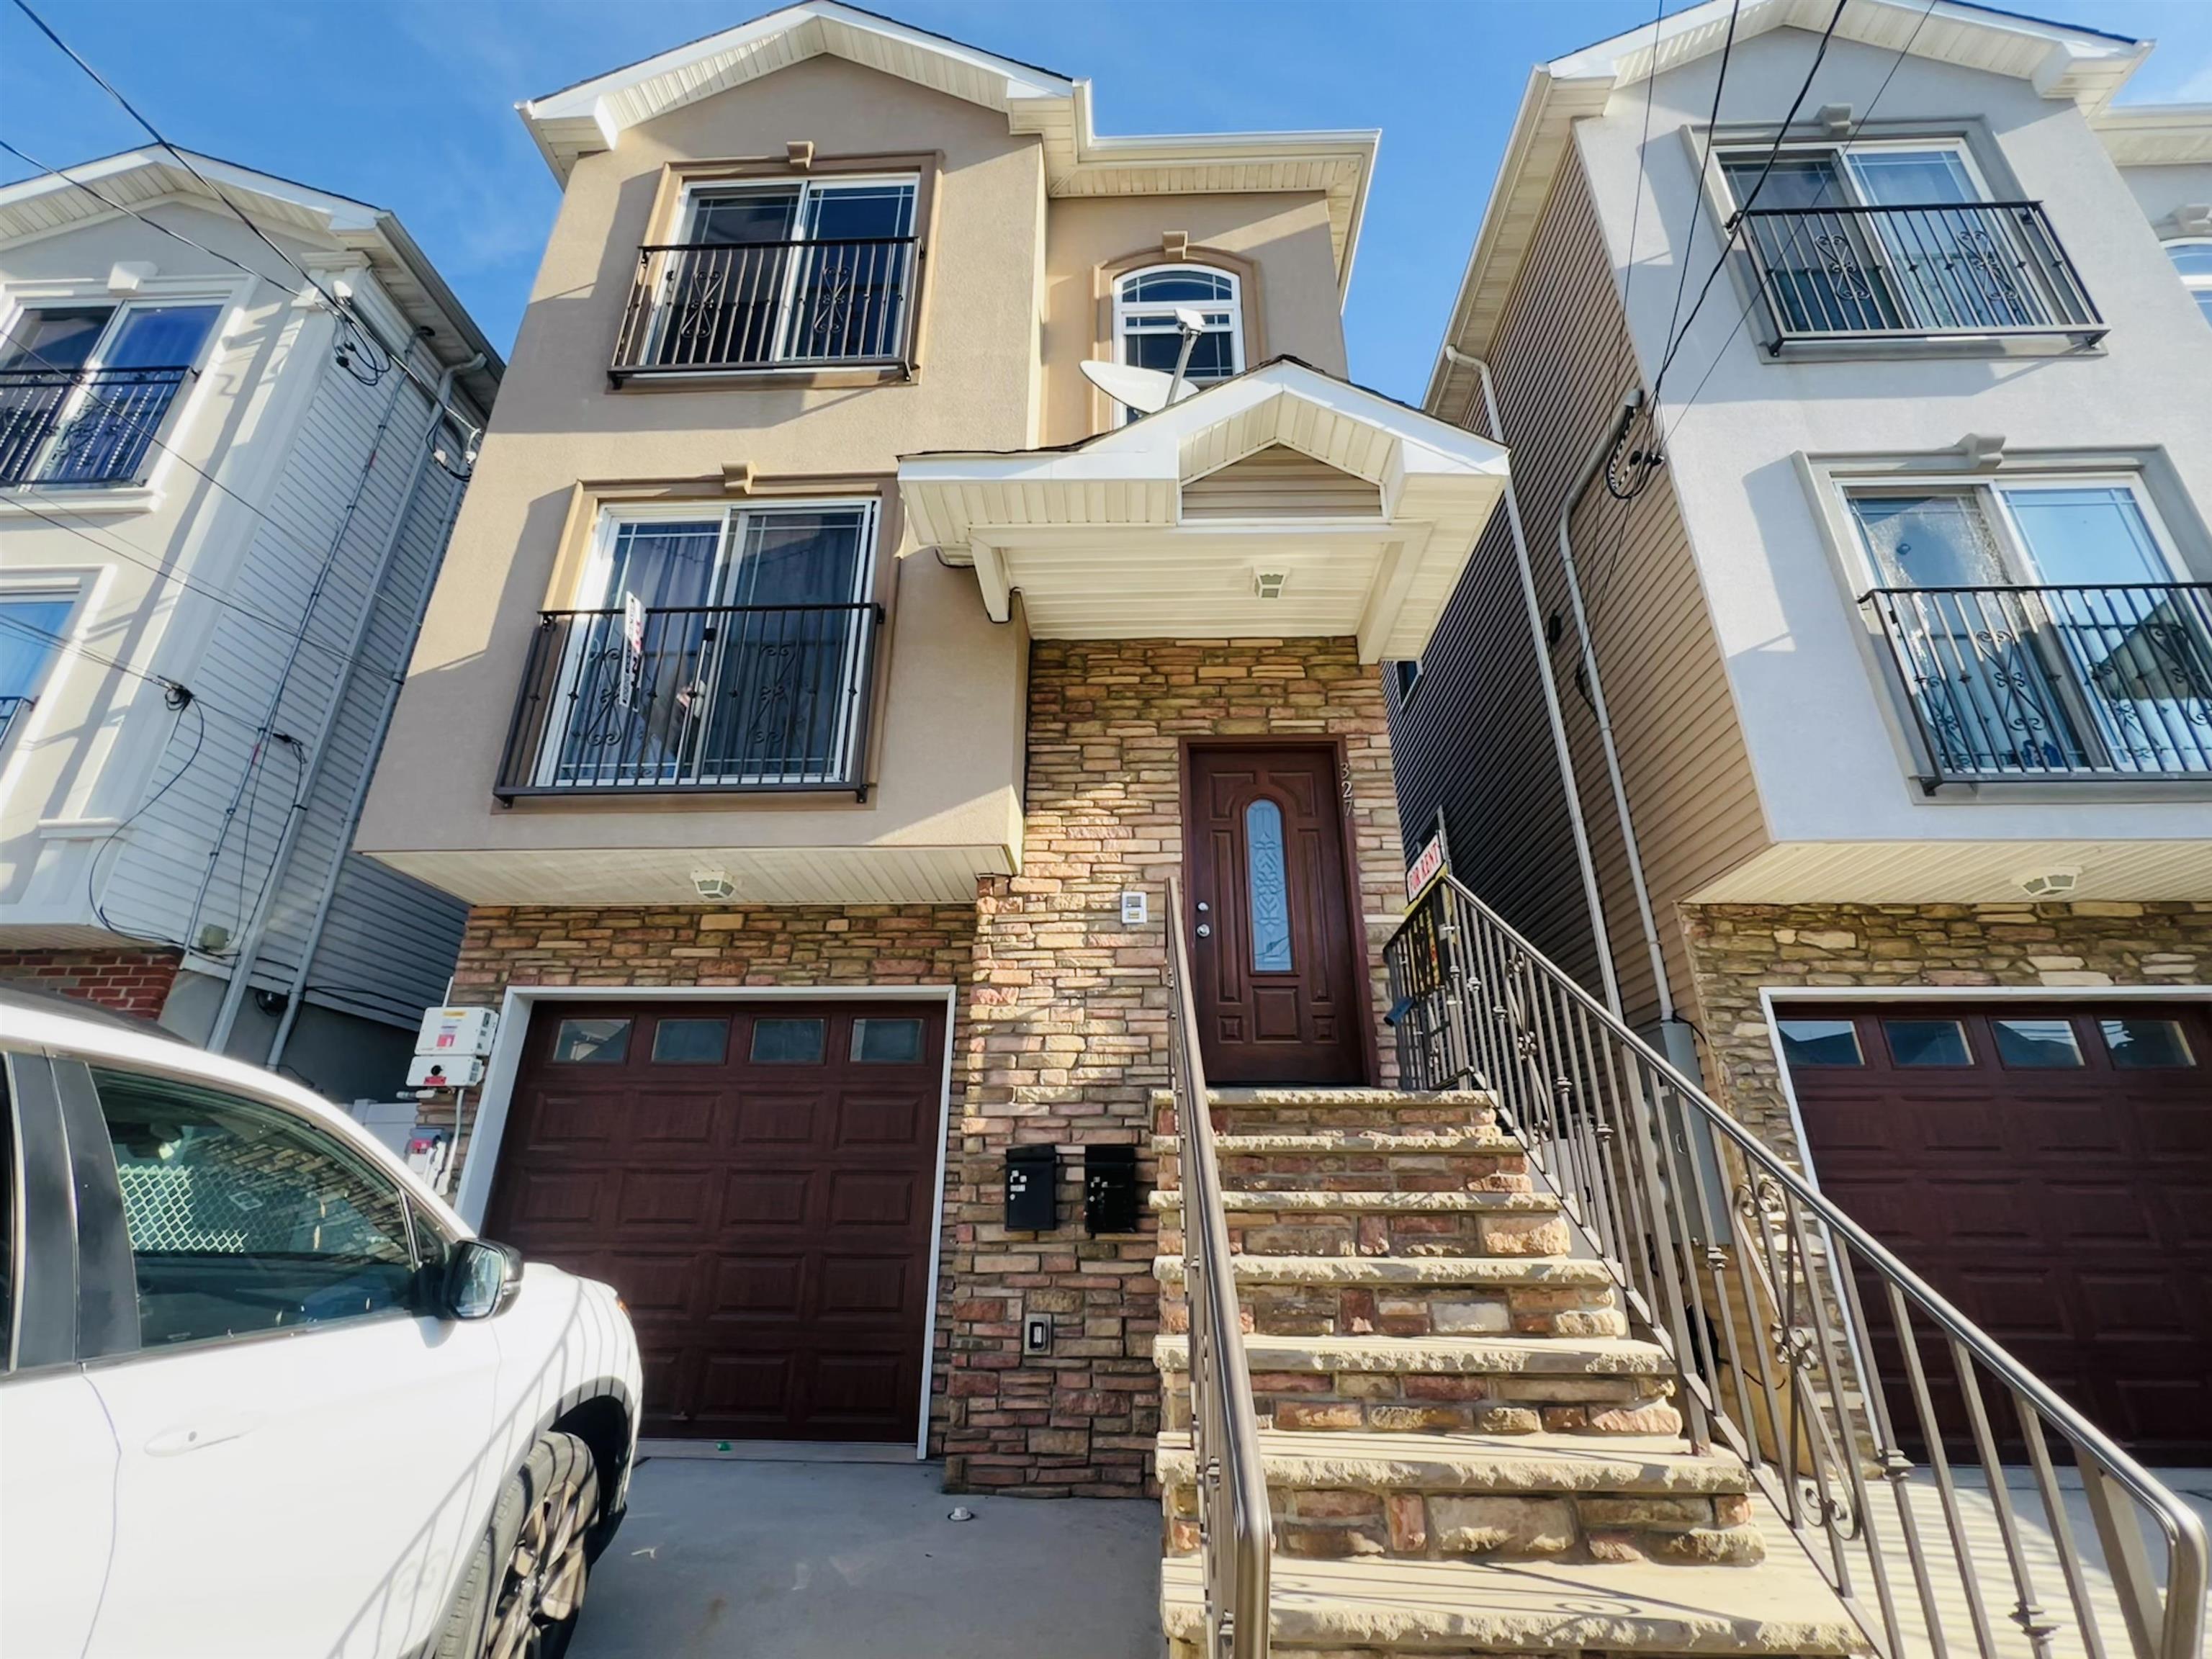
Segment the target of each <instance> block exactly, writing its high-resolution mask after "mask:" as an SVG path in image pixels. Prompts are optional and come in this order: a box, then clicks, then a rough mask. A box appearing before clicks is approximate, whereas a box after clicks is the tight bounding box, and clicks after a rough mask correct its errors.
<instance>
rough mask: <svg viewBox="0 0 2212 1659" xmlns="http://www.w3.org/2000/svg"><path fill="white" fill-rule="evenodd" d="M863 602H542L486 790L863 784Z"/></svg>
mask: <svg viewBox="0 0 2212 1659" xmlns="http://www.w3.org/2000/svg"><path fill="white" fill-rule="evenodd" d="M882 617H883V610H882V607H881V606H879V605H867V604H862V605H725V606H719V607H714V608H700V607H687V608H683V609H676V610H665V611H643V612H641V613H637V615H636V616H635V617H630V616H629V615H627V614H626V613H625V612H623V611H546V612H544V614H543V615H542V616H540V617H539V618H538V631H537V633H536V634H535V635H532V639H531V642H530V657H529V661H528V665H526V668H525V669H524V671H523V676H522V693H521V696H520V698H519V699H518V700H517V702H516V704H515V709H514V719H513V724H512V725H511V726H509V727H508V731H507V752H506V755H505V757H504V758H503V760H502V761H501V766H500V775H499V781H498V784H497V786H496V787H495V791H494V793H496V794H497V795H498V796H499V798H500V799H502V800H512V799H515V798H516V797H517V796H521V795H568V794H594V793H598V794H645V793H739V792H753V791H772V790H823V789H851V790H852V791H854V793H856V794H858V795H860V796H862V797H863V798H865V797H866V793H867V780H866V776H865V775H864V774H863V766H864V763H865V757H866V750H867V743H866V737H867V720H868V703H869V699H870V696H871V693H872V687H873V684H874V663H875V643H876V630H877V627H878V623H880V622H881V621H882Z"/></svg>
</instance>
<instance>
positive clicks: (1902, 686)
mask: <svg viewBox="0 0 2212 1659" xmlns="http://www.w3.org/2000/svg"><path fill="white" fill-rule="evenodd" d="M1859 604H1860V606H1861V608H1862V609H1863V611H1865V612H1866V613H1867V616H1868V617H1869V620H1870V622H1871V623H1872V624H1873V625H1874V627H1875V630H1876V632H1877V633H1878V634H1879V635H1880V636H1881V640H1882V641H1883V642H1884V644H1885V646H1886V647H1887V656H1888V659H1889V660H1890V662H1891V664H1892V665H1893V668H1894V670H1895V672H1896V676H1897V683H1898V690H1899V692H1900V693H1901V694H1902V702H1904V704H1905V708H1906V709H1907V710H1908V711H1909V713H1910V715H1911V722H1912V725H1913V726H1914V728H1915V729H1916V730H1917V732H1918V734H1919V739H1920V746H1921V750H1922V755H1923V763H1924V764H1923V775H1922V781H1923V783H1924V784H1926V785H1928V786H1929V787H1934V786H1935V785H1936V784H1940V783H1945V782H1954V781H1974V780H2012V781H2018V780H2023V779H2035V780H2042V779H2053V780H2059V779H2089V780H2097V779H2103V780H2112V779H2136V778H2145V779H2153V778H2193V779H2196V780H2197V781H2206V780H2212V583H2206V582H2138V583H2124V584H2119V585H2115V586H2101V587H2092V586H2053V587H2027V586H2021V587H1913V588H1879V589H1876V590H1875V591H1874V592H1870V593H1868V594H1866V595H1864V596H1863V598H1862V599H1860V601H1859Z"/></svg>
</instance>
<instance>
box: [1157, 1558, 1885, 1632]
mask: <svg viewBox="0 0 2212 1659" xmlns="http://www.w3.org/2000/svg"><path fill="white" fill-rule="evenodd" d="M1269 1588H1270V1595H1269V1604H1270V1606H1269V1613H1270V1620H1271V1623H1272V1625H1273V1649H1274V1651H1276V1652H1277V1653H1280V1654H1297V1653H1317V1652H1318V1653H1327V1654H1329V1655H1331V1656H1344V1659H1349V1656H1351V1655H1352V1654H1357V1655H1358V1656H1359V1659H1381V1656H1384V1655H1389V1654H1399V1653H1419V1654H1420V1655H1422V1656H1423V1659H1475V1656H1480V1659H1498V1656H1501V1655H1510V1654H1527V1655H1538V1654H1541V1655H1557V1654H1560V1653H1577V1652H1587V1653H1602V1654H1607V1655H1623V1654H1635V1655H1638V1656H1649V1659H1658V1656H1662V1655H1665V1656H1669V1659H1672V1656H1679V1655H1691V1654H1721V1653H1726V1654H1735V1655H1757V1656H1765V1659H1783V1656H1791V1659H1842V1656H1845V1655H1850V1654H1853V1653H1857V1652H1860V1651H1863V1650H1864V1649H1865V1646H1866V1643H1865V1640H1864V1638H1863V1637H1862V1636H1861V1635H1860V1634H1859V1631H1858V1626H1857V1625H1856V1624H1854V1623H1853V1622H1852V1620H1851V1617H1850V1614H1849V1613H1846V1612H1845V1611H1844V1607H1843V1605H1842V1603H1841V1602H1839V1601H1837V1600H1836V1597H1835V1594H1834V1592H1833V1591H1832V1590H1831V1589H1829V1588H1828V1586H1827V1584H1826V1583H1825V1582H1824V1581H1823V1580H1822V1579H1821V1578H1820V1575H1819V1574H1818V1573H1817V1572H1816V1571H1814V1568H1813V1565H1812V1564H1811V1563H1810V1561H1808V1560H1807V1559H1805V1558H1804V1556H1803V1554H1802V1552H1800V1551H1798V1550H1796V1549H1795V1548H1787V1549H1778V1550H1777V1551H1776V1552H1775V1553H1774V1554H1773V1555H1771V1556H1770V1557H1769V1558H1768V1559H1767V1560H1766V1561H1765V1563H1764V1564H1763V1565H1760V1566H1759V1568H1758V1569H1757V1570H1755V1571H1751V1572H1742V1571H1737V1570H1736V1569H1735V1568H1733V1567H1684V1566H1674V1565H1659V1564H1656V1563H1653V1562H1648V1561H1623V1562H1572V1561H1526V1562H1522V1563H1520V1564H1518V1565H1515V1566H1514V1567H1512V1568H1511V1569H1510V1570H1509V1571H1499V1570H1498V1569H1497V1568H1494V1567H1491V1566H1488V1565H1484V1564H1483V1563H1480V1562H1477V1561H1393V1560H1376V1559H1364V1560H1347V1561H1300V1560H1278V1561H1277V1562H1276V1563H1275V1564H1274V1568H1273V1572H1272V1573H1271V1574H1270V1577H1269ZM1205 1607H1206V1591H1205V1584H1204V1580H1203V1577H1202V1575H1201V1573H1200V1564H1199V1561H1198V1558H1197V1557H1195V1556H1175V1557H1170V1559H1167V1560H1165V1561H1163V1562H1162V1563H1161V1564H1160V1623H1161V1626H1162V1627H1163V1629H1164V1631H1165V1632H1166V1635H1167V1638H1168V1652H1169V1656H1170V1659H1201V1656H1203V1655H1204V1654H1205V1652H1206V1636H1205V1628H1204V1626H1205V1616H1206V1615H1205Z"/></svg>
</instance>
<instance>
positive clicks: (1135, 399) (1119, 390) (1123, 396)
mask: <svg viewBox="0 0 2212 1659" xmlns="http://www.w3.org/2000/svg"><path fill="white" fill-rule="evenodd" d="M1082 368H1083V377H1084V378H1085V380H1089V381H1090V382H1091V385H1093V386H1097V388H1098V389H1099V390H1100V391H1101V392H1104V393H1105V394H1106V395H1107V396H1108V397H1109V398H1112V399H1113V400H1114V401H1115V403H1117V404H1126V405H1127V406H1128V407H1129V408H1130V409H1132V410H1135V411H1136V412H1137V413H1138V414H1139V415H1153V414H1157V413H1158V412H1159V411H1160V410H1163V409H1165V408H1166V407H1167V406H1168V394H1169V393H1170V392H1171V391H1172V392H1174V394H1175V401H1176V402H1177V403H1181V402H1182V400H1183V399H1184V398H1195V397H1196V396H1197V395H1198V393H1199V390H1200V388H1198V387H1197V386H1193V385H1192V384H1191V383H1190V382H1189V381H1188V380H1185V381H1184V382H1183V383H1182V385H1181V386H1176V378H1175V376H1174V375H1172V374H1163V373H1161V371H1160V370H1158V369H1157V368H1138V367H1137V365H1136V364H1134V363H1109V362H1100V361H1099V360H1098V359H1097V358H1095V357H1093V358H1089V359H1086V360H1085V362H1084V363H1083V365H1082Z"/></svg>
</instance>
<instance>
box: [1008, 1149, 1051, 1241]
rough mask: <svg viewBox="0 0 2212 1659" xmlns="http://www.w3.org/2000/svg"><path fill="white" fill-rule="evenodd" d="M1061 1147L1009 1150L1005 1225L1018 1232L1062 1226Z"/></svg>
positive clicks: (1045, 1229) (1044, 1230) (1045, 1230)
mask: <svg viewBox="0 0 2212 1659" xmlns="http://www.w3.org/2000/svg"><path fill="white" fill-rule="evenodd" d="M1059 1187H1060V1148H1059V1147H1057V1146H1011V1147H1008V1148H1007V1149H1006V1227H1007V1230H1008V1231H1012V1232H1017V1233H1048V1232H1050V1231H1052V1230H1053V1229H1054V1228H1055V1227H1057V1226H1059V1225H1060V1206H1059V1202H1058V1199H1059Z"/></svg>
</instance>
